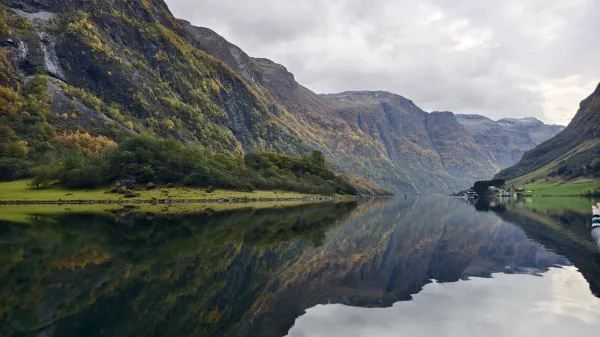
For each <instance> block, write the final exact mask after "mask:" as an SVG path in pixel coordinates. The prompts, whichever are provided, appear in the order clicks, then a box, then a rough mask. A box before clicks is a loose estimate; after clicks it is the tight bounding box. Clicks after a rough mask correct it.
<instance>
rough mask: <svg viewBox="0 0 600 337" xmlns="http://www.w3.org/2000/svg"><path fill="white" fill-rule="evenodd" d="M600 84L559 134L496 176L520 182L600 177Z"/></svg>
mask: <svg viewBox="0 0 600 337" xmlns="http://www.w3.org/2000/svg"><path fill="white" fill-rule="evenodd" d="M599 155H600V84H599V85H598V87H596V90H595V91H594V92H593V93H592V94H591V95H590V96H589V97H587V98H586V99H585V100H583V101H582V102H581V104H580V105H579V110H578V111H577V114H576V115H575V117H573V120H572V121H571V123H569V125H568V126H567V127H566V128H565V129H564V130H563V131H562V132H561V133H559V134H558V135H556V136H555V137H553V138H551V139H549V140H548V141H546V142H544V143H542V144H540V145H539V146H537V147H536V148H534V149H532V150H531V151H528V152H527V153H525V155H524V156H523V158H522V159H521V161H519V162H518V163H517V164H516V165H515V166H512V167H510V168H507V169H505V170H503V171H501V172H500V173H498V175H497V177H499V178H503V179H507V180H514V179H517V178H518V180H519V181H520V182H521V181H522V182H525V181H528V180H537V179H540V178H545V177H562V178H567V179H572V178H578V177H586V176H589V177H598V176H600V159H598V158H599Z"/></svg>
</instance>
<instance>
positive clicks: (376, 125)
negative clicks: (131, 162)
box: [0, 0, 553, 193]
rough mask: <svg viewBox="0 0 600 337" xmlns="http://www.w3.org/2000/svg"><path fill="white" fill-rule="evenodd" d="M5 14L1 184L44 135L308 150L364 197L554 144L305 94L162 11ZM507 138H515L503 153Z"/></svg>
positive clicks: (378, 96)
mask: <svg viewBox="0 0 600 337" xmlns="http://www.w3.org/2000/svg"><path fill="white" fill-rule="evenodd" d="M5 3H6V7H5V6H2V7H0V10H1V12H0V16H2V18H5V20H0V21H4V22H6V23H7V25H6V27H0V41H1V44H2V48H1V49H0V62H1V63H2V64H3V67H2V70H1V71H0V86H2V88H1V89H2V90H0V100H2V102H3V103H5V104H3V106H5V107H10V109H9V108H5V109H4V110H6V111H2V113H4V114H5V115H7V116H9V117H8V121H7V123H5V124H6V125H7V126H6V127H4V128H2V129H1V130H0V134H2V135H3V136H4V138H5V139H7V140H9V142H8V143H7V144H8V145H6V146H5V147H4V150H2V149H0V152H1V154H2V155H1V156H0V157H2V158H3V159H4V162H0V172H4V173H2V175H3V176H12V177H18V176H23V175H26V173H23V172H27V169H28V167H30V166H31V165H33V164H32V163H36V162H38V161H43V160H41V159H40V158H44V157H47V156H48V153H49V152H50V150H52V149H53V147H56V146H57V145H55V143H56V142H55V139H56V137H64V136H65V135H69V134H72V133H75V132H83V133H86V134H87V133H89V134H90V135H92V138H93V139H94V140H95V141H96V142H98V141H99V140H102V142H104V143H107V141H108V142H116V143H120V142H122V141H123V140H124V139H126V138H127V137H130V136H131V135H136V134H144V135H151V136H153V137H159V138H174V139H177V140H179V141H181V142H184V143H190V144H200V145H202V146H203V147H204V148H206V149H208V150H210V151H216V152H225V153H230V154H235V153H239V152H240V151H243V152H253V151H274V152H279V153H285V154H291V155H304V154H307V153H309V152H310V151H312V150H313V149H316V150H319V151H321V152H322V153H323V154H324V155H325V156H326V158H327V159H328V160H329V161H330V162H332V163H333V165H334V166H335V168H336V169H337V170H339V171H343V172H345V174H346V175H347V176H348V177H349V178H350V179H351V180H352V181H354V182H355V184H357V185H359V186H360V187H361V188H362V189H364V190H365V191H367V192H368V191H371V192H377V191H382V190H383V189H390V190H395V191H398V192H410V193H414V192H419V193H423V192H448V191H452V190H457V189H460V188H464V187H465V186H468V185H470V183H471V182H472V181H473V180H479V179H485V178H489V177H491V176H492V175H494V174H495V173H496V172H498V171H499V170H500V169H501V168H504V167H507V166H508V165H511V164H513V163H514V162H516V161H517V160H518V158H517V157H520V155H521V154H522V153H523V152H524V151H525V150H527V149H529V148H532V147H533V146H534V145H535V144H536V142H537V141H539V140H540V139H541V138H543V137H545V136H544V135H545V134H546V133H547V132H553V131H539V130H541V129H544V126H542V127H540V126H539V125H537V126H536V125H533V126H531V125H529V124H527V123H524V122H522V121H521V122H515V123H511V121H509V120H506V121H504V122H501V121H498V122H497V124H499V125H500V126H499V128H498V129H497V130H496V131H494V132H487V133H481V132H480V131H478V130H477V127H470V124H468V123H465V122H464V120H465V119H464V118H461V117H460V115H459V116H457V115H454V114H452V113H449V112H433V113H428V112H425V111H423V110H422V109H421V108H419V107H418V106H417V105H416V104H414V103H413V102H412V101H410V100H409V99H406V98H404V97H402V96H400V95H396V94H392V93H388V92H382V91H356V92H344V93H339V94H327V95H319V94H316V93H314V92H312V91H311V90H309V89H307V88H305V87H304V86H302V85H300V84H299V83H298V82H297V81H296V80H295V77H294V75H293V74H292V73H291V72H289V71H288V70H287V69H286V68H285V67H284V66H282V65H280V64H277V63H275V62H273V61H271V60H268V59H265V58H254V57H251V56H249V55H248V54H246V53H245V52H244V51H243V50H241V49H240V48H239V47H237V46H235V45H233V44H231V43H229V42H228V41H227V40H225V39H224V38H223V37H221V36H220V35H218V34H217V33H215V32H214V31H212V30H210V29H208V28H202V27H195V26H193V25H191V24H190V23H189V22H186V21H183V20H177V19H176V18H174V17H173V15H172V14H171V13H170V11H169V9H168V7H167V6H166V5H165V4H164V2H163V1H161V0H144V1H142V0H137V1H127V2H124V1H115V0H97V1H94V2H89V1H84V0H71V1H66V2H65V1H58V0H9V1H7V2H5ZM34 103H35V104H34ZM0 109H2V108H0ZM9 110H11V111H9ZM481 118H484V117H481ZM495 123H496V122H495ZM503 125H504V126H503ZM506 130H512V131H510V132H509V131H506ZM544 130H545V129H544ZM496 132H497V133H496ZM506 132H509V133H510V134H511V135H514V138H515V139H516V138H518V137H523V140H519V141H515V142H513V143H511V142H508V143H509V144H508V145H502V144H504V143H503V139H504V137H506V136H505V134H504V133H506ZM544 132H546V133H544ZM94 137H95V138H94ZM99 137H105V138H106V139H107V141H105V138H99ZM486 137H492V138H493V139H491V140H488V139H487V138H486ZM494 137H495V138H494ZM509 138H510V137H509ZM5 173H6V174H5ZM377 184H379V185H381V186H383V189H382V188H381V187H380V186H377Z"/></svg>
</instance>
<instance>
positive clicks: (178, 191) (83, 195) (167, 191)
mask: <svg viewBox="0 0 600 337" xmlns="http://www.w3.org/2000/svg"><path fill="white" fill-rule="evenodd" d="M137 192H139V193H140V194H141V195H140V196H139V197H137V198H130V199H125V198H124V197H123V195H121V194H116V193H110V190H109V189H108V188H99V189H93V190H88V191H84V190H69V189H64V188H60V187H51V188H46V189H35V188H32V187H31V186H30V181H29V180H18V181H11V182H3V183H0V200H20V201H27V200H40V201H59V200H64V201H73V200H123V201H124V202H126V201H127V200H136V199H137V200H150V199H153V198H157V199H165V198H169V199H173V200H177V199H205V200H218V199H224V198H249V199H273V198H277V199H304V198H310V197H319V196H318V195H311V194H305V193H298V192H289V191H258V190H257V191H253V192H244V191H231V190H222V189H218V190H215V191H213V192H212V193H209V192H207V191H206V190H205V189H199V188H186V187H173V188H157V189H154V190H150V191H146V190H139V191H137Z"/></svg>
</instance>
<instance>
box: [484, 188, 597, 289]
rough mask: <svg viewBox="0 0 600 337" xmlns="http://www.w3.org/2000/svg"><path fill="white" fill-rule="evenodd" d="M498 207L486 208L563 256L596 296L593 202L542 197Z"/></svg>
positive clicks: (595, 246) (511, 202) (504, 203)
mask: <svg viewBox="0 0 600 337" xmlns="http://www.w3.org/2000/svg"><path fill="white" fill-rule="evenodd" d="M501 204H502V205H501V206H500V205H499V203H496V204H494V205H492V206H489V207H488V209H489V210H492V211H494V212H496V214H497V215H498V216H500V217H501V218H502V219H503V220H505V221H507V222H510V223H513V224H515V225H517V226H519V227H521V228H522V229H523V230H524V231H525V233H526V234H527V236H528V237H530V238H531V239H532V240H535V241H537V242H539V243H541V244H542V245H544V247H546V248H547V249H550V250H552V251H554V252H556V253H558V254H560V255H563V256H565V257H567V258H568V259H569V260H570V261H571V262H572V263H573V264H574V265H575V267H577V268H578V269H579V272H580V273H581V274H583V276H584V277H585V279H586V280H587V281H588V283H589V284H590V289H591V291H592V293H593V294H594V295H596V296H598V297H600V250H599V247H598V240H599V239H600V234H598V235H597V234H596V232H597V231H598V230H592V205H594V204H596V200H594V199H590V198H577V197H562V198H559V197H544V198H527V199H519V200H507V201H505V202H503V203H501ZM484 208H486V207H483V206H479V207H478V209H484Z"/></svg>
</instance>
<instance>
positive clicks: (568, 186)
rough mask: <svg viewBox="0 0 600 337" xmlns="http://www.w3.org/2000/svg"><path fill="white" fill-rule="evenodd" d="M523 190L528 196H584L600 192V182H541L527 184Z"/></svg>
mask: <svg viewBox="0 0 600 337" xmlns="http://www.w3.org/2000/svg"><path fill="white" fill-rule="evenodd" d="M523 188H524V189H525V192H524V194H525V195H527V196H556V197H558V196H582V195H589V194H591V193H593V192H598V191H600V181H598V180H578V181H554V182H552V181H551V182H541V181H540V182H533V183H529V184H525V185H524V186H523Z"/></svg>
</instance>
